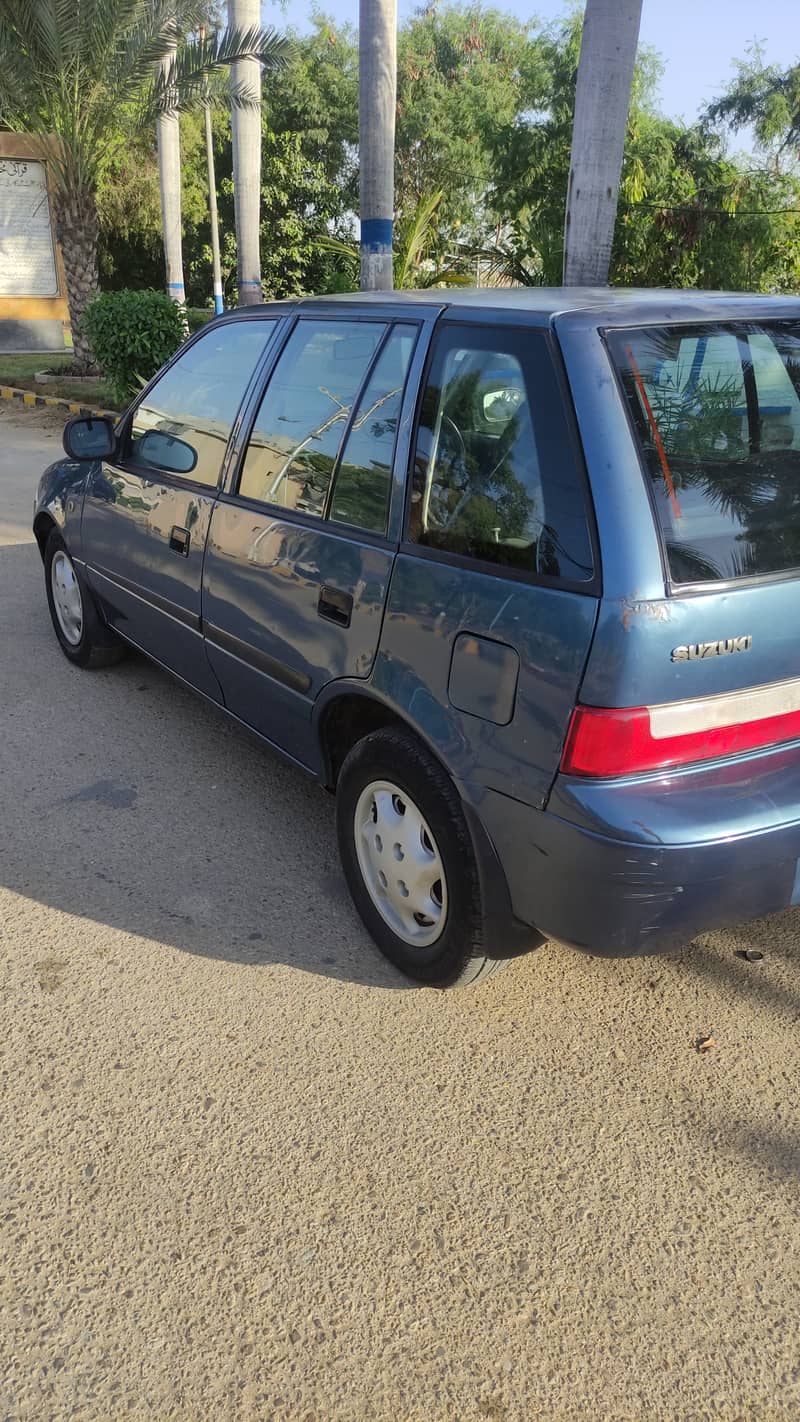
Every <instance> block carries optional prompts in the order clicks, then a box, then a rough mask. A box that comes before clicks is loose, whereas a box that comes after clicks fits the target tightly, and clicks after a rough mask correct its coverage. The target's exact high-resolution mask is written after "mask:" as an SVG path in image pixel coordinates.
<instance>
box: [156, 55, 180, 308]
mask: <svg viewBox="0 0 800 1422" xmlns="http://www.w3.org/2000/svg"><path fill="white" fill-rule="evenodd" d="M175 49H177V41H176V43H175V47H174V49H173V50H172V51H171V52H170V54H168V55H166V56H165V57H164V59H162V60H161V61H160V68H161V70H162V72H163V73H167V72H168V71H169V67H170V64H171V63H172V57H173V55H174V53H175ZM156 133H157V138H158V181H159V186H160V188H161V225H162V229H163V234H164V265H165V267H166V273H167V295H168V296H171V297H172V300H173V301H176V302H177V303H178V305H179V306H184V305H185V304H186V292H185V290H184V285H183V240H182V231H181V133H180V120H179V118H178V111H177V109H167V110H166V111H165V112H164V113H160V114H159V115H158V117H157V119H156Z"/></svg>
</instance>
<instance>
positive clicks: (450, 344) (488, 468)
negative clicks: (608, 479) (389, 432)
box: [410, 326, 592, 582]
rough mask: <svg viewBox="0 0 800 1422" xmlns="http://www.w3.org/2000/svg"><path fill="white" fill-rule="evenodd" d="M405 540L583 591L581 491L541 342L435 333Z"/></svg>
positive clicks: (460, 329) (516, 336) (587, 547)
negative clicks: (571, 583) (561, 581)
mask: <svg viewBox="0 0 800 1422" xmlns="http://www.w3.org/2000/svg"><path fill="white" fill-rule="evenodd" d="M410 536H411V538H412V539H414V540H415V541H416V542H417V543H424V544H427V545H428V546H429V547H432V548H441V549H444V550H446V551H448V552H452V553H461V554H465V555H466V556H468V557H472V558H479V559H485V560H488V561H490V562H493V563H502V564H505V565H506V566H508V567H512V568H521V569H528V570H529V571H531V572H537V573H540V574H543V575H545V576H551V577H562V578H568V579H570V580H571V581H578V582H583V581H586V580H587V579H588V578H591V576H592V555H591V543H590V539H589V530H588V526H587V521H586V509H585V503H584V497H583V491H582V488H581V483H580V479H579V475H578V471H577V469H576V467H575V460H574V456H573V453H572V449H571V446H570V441H569V438H568V431H567V425H566V419H565V415H564V410H563V405H562V400H561V394H560V391H559V388H558V383H557V380H556V376H555V371H554V370H553V366H552V361H551V356H550V352H549V350H548V347H547V342H546V339H545V337H544V336H543V335H542V334H540V333H539V332H536V331H525V330H510V329H509V330H498V329H497V328H494V329H489V328H487V329H482V328H477V327H467V326H450V327H444V328H443V329H442V330H441V332H440V333H439V335H438V336H437V337H436V345H435V351H434V357H433V364H432V366H431V370H430V374H429V377H428V384H427V387H426V390H425V394H424V397H423V402H422V413H421V417H420V424H419V430H418V434H417V446H416V450H415V456H414V480H413V490H412V503H411V518H410Z"/></svg>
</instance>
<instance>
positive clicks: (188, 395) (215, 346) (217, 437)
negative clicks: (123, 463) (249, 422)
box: [128, 320, 277, 485]
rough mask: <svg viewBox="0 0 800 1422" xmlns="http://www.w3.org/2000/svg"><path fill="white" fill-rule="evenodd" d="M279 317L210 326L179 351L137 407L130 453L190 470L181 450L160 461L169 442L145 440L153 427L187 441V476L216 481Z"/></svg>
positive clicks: (164, 468)
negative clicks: (250, 382) (249, 382)
mask: <svg viewBox="0 0 800 1422" xmlns="http://www.w3.org/2000/svg"><path fill="white" fill-rule="evenodd" d="M276 324H277V323H276V322H275V321H269V320H264V321H261V320H258V321H252V320H251V321H230V322H225V323H224V324H222V325H220V326H211V327H209V329H208V331H206V332H204V334H203V335H202V336H200V338H199V339H198V340H197V341H195V342H194V344H193V345H191V346H190V347H189V349H188V350H187V351H185V352H184V354H183V355H182V356H179V357H178V359H177V360H176V362H175V364H174V365H172V366H170V368H169V370H167V371H166V372H165V373H164V375H162V377H161V379H160V380H159V381H157V382H156V384H155V385H154V386H153V388H152V390H150V391H149V392H148V394H147V395H146V396H145V398H144V400H143V401H142V403H141V405H139V406H138V407H137V409H136V411H135V412H134V416H133V424H132V426H131V431H130V435H129V437H128V438H129V446H128V458H129V459H131V460H132V461H133V462H134V463H135V464H138V465H141V466H143V467H144V468H147V469H157V470H158V471H159V472H162V473H163V472H167V473H172V474H174V473H177V472H182V470H178V469H177V468H176V464H177V463H179V462H180V463H182V467H183V469H188V467H189V465H190V464H191V463H192V461H191V459H190V458H189V455H188V454H186V453H185V451H181V455H182V456H183V457H182V459H181V460H180V461H178V460H177V459H176V458H175V457H174V449H173V455H172V456H171V457H170V458H168V459H166V460H165V462H163V463H159V462H158V451H159V449H162V450H163V451H165V452H166V451H167V448H168V446H167V444H166V442H159V441H157V440H147V441H146V442H145V444H144V446H142V444H141V440H142V436H143V435H145V434H147V432H148V431H149V430H158V431H160V432H161V433H162V434H165V435H173V436H175V438H176V439H178V440H181V441H182V442H183V443H184V444H185V445H188V446H189V447H190V449H191V450H193V451H194V454H195V455H196V460H195V462H194V465H193V467H192V469H191V472H190V473H189V474H187V476H186V477H187V478H189V479H193V480H195V481H196V482H197V483H198V484H209V485H214V484H216V482H217V480H218V478H219V472H220V468H221V466H222V460H223V456H224V454H225V449H226V446H227V443H228V437H229V435H230V432H231V426H232V425H233V422H234V420H235V418H236V413H237V411H238V409H239V406H240V404H241V402H242V398H243V396H244V392H245V390H246V388H247V383H248V381H249V379H250V376H251V375H252V374H253V371H254V370H255V367H256V363H257V361H258V359H259V357H260V356H261V354H262V352H263V351H264V350H265V349H266V346H267V343H268V342H269V340H270V339H271V337H272V335H273V334H274V331H275V326H276Z"/></svg>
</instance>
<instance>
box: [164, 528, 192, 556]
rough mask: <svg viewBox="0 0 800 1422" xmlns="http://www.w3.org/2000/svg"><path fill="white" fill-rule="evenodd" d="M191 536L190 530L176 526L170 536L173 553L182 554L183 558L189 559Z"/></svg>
mask: <svg viewBox="0 0 800 1422" xmlns="http://www.w3.org/2000/svg"><path fill="white" fill-rule="evenodd" d="M189 542H190V534H189V530H188V528H179V527H178V525H177V524H176V525H175V527H174V528H173V530H172V532H171V533H170V536H169V546H170V548H171V549H172V551H173V553H180V554H181V555H182V557H184V558H188V557H189Z"/></svg>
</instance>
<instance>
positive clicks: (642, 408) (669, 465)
mask: <svg viewBox="0 0 800 1422" xmlns="http://www.w3.org/2000/svg"><path fill="white" fill-rule="evenodd" d="M608 342H609V346H610V348H611V352H612V355H613V358H614V360H615V362H616V365H617V368H618V370H619V372H620V375H621V377H622V383H623V386H624V389H625V394H626V397H627V400H628V405H629V408H630V412H631V416H632V419H633V423H634V427H635V429H636V431H637V433H638V437H639V440H640V442H641V445H642V449H643V451H644V456H645V463H646V467H647V470H648V473H649V476H650V479H651V480H652V486H653V491H654V494H655V503H656V507H657V510H658V517H659V521H660V524H661V530H662V533H663V536H664V540H665V543H666V548H667V559H668V563H669V571H670V575H671V578H672V580H673V581H674V582H676V583H707V582H716V581H718V580H720V579H728V578H747V577H756V576H758V575H761V574H765V573H766V574H768V573H778V572H782V571H784V570H785V569H788V568H800V322H770V323H769V324H767V325H761V324H754V323H750V322H748V323H747V324H742V323H736V324H735V325H730V326H729V325H724V326H722V325H714V326H706V325H704V326H692V327H689V326H649V327H647V328H646V329H643V330H638V331H614V332H610V333H609V336H608Z"/></svg>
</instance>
